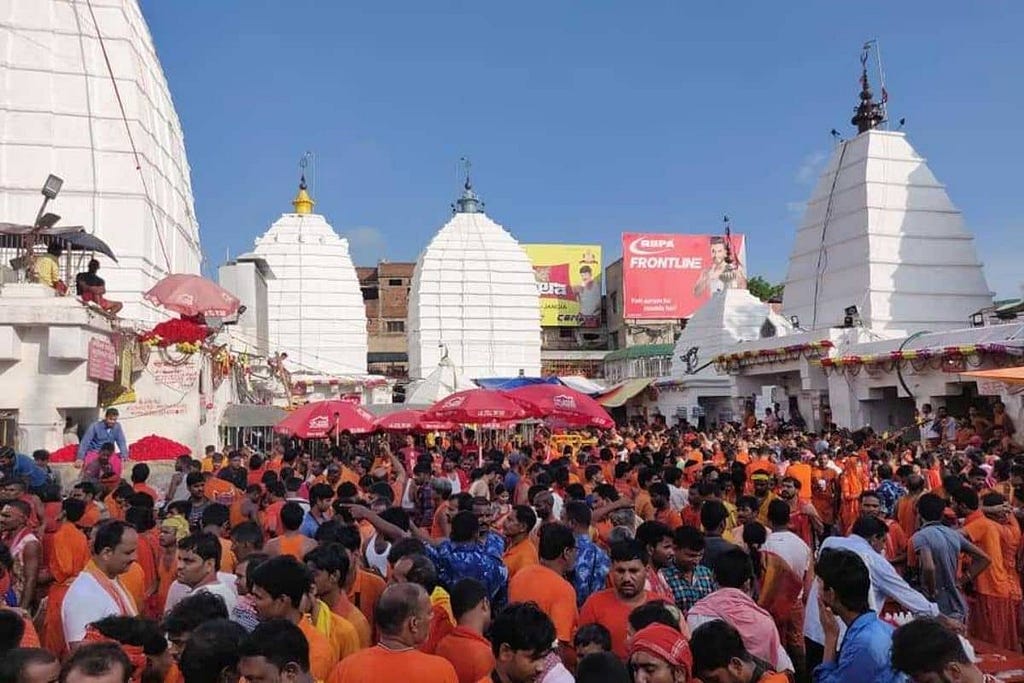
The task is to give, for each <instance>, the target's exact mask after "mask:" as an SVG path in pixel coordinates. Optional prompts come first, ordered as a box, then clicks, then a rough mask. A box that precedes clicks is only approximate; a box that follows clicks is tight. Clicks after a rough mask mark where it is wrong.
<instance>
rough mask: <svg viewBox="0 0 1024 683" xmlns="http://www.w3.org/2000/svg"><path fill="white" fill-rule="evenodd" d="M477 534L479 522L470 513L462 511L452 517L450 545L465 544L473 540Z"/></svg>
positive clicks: (478, 532)
mask: <svg viewBox="0 0 1024 683" xmlns="http://www.w3.org/2000/svg"><path fill="white" fill-rule="evenodd" d="M479 534H480V522H479V521H477V518H476V515H474V514H473V513H472V512H469V511H468V510H463V511H462V512H457V513H455V516H454V517H452V529H451V540H452V543H466V542H468V541H472V540H474V539H475V538H476V537H477V536H478V535H479Z"/></svg>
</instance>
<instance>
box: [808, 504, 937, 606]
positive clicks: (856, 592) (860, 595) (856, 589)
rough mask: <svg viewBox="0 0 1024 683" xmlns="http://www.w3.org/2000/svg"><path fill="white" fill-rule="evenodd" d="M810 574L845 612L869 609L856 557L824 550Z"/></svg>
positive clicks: (866, 578) (867, 580) (864, 570)
mask: <svg viewBox="0 0 1024 683" xmlns="http://www.w3.org/2000/svg"><path fill="white" fill-rule="evenodd" d="M936 497H938V496H936ZM814 572H815V573H816V574H817V575H818V577H819V578H820V579H821V582H822V585H823V586H824V587H825V588H827V589H830V590H833V591H835V593H836V597H837V598H838V599H839V602H840V603H842V605H843V607H845V608H846V609H848V610H850V611H851V612H855V613H857V614H863V613H864V612H867V611H868V610H869V609H870V607H869V606H868V591H870V590H871V575H870V574H869V573H868V567H867V565H866V564H864V560H862V559H860V556H859V555H858V554H857V553H855V552H852V551H850V550H843V549H840V548H825V549H824V550H822V551H821V554H820V555H819V556H818V561H817V562H816V563H815V565H814Z"/></svg>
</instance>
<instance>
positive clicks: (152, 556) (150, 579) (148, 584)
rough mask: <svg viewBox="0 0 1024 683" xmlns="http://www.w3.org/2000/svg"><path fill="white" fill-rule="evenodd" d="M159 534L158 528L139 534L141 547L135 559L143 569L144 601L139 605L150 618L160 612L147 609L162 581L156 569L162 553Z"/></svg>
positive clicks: (136, 552)
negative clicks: (152, 612)
mask: <svg viewBox="0 0 1024 683" xmlns="http://www.w3.org/2000/svg"><path fill="white" fill-rule="evenodd" d="M159 534H160V532H159V530H158V529H152V530H150V531H147V532H145V533H141V534H139V547H138V549H137V550H136V551H135V559H136V561H137V562H138V563H139V567H140V568H141V569H142V586H143V591H142V592H143V596H144V597H143V601H142V602H139V603H138V605H139V609H140V611H141V612H142V613H143V614H145V616H147V617H150V618H155V617H157V616H159V614H151V613H149V610H148V609H147V606H148V605H149V604H150V600H149V597H150V596H152V595H153V594H154V593H156V591H157V589H158V588H159V583H160V577H159V575H158V574H157V571H156V562H157V557H159V553H160V536H159ZM136 599H138V598H136ZM161 607H162V605H161Z"/></svg>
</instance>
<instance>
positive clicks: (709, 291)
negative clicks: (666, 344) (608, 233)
mask: <svg viewBox="0 0 1024 683" xmlns="http://www.w3.org/2000/svg"><path fill="white" fill-rule="evenodd" d="M725 240H726V238H725V237H723V236H721V235H666V234H660V233H636V232H627V233H623V235H622V255H623V259H622V283H623V284H622V293H623V300H624V303H625V305H624V307H623V309H624V310H623V312H622V313H623V317H625V318H631V319H640V320H643V319H678V318H689V317H690V316H691V315H693V314H694V312H696V310H697V309H698V308H700V307H701V305H702V304H704V302H705V301H707V300H708V299H710V298H711V296H712V295H713V294H715V293H717V292H720V291H722V290H723V289H726V288H740V289H746V287H747V275H746V269H745V267H744V264H745V263H746V244H745V241H744V239H743V235H732V236H731V238H730V244H729V245H728V248H726V243H725ZM729 255H731V263H727V261H728V260H729V259H728V258H727V257H728V256H729Z"/></svg>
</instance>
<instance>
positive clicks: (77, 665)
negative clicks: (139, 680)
mask: <svg viewBox="0 0 1024 683" xmlns="http://www.w3.org/2000/svg"><path fill="white" fill-rule="evenodd" d="M115 667H121V671H122V672H123V673H122V676H123V678H122V680H121V683H129V681H130V680H131V676H132V663H131V660H130V659H128V655H126V654H125V653H124V650H122V649H121V646H120V645H119V644H118V643H89V644H88V645H82V646H81V647H79V648H77V649H76V650H74V651H73V652H72V653H71V656H70V657H68V658H67V659H66V660H64V666H62V667H61V669H60V681H61V683H65V682H66V681H67V679H68V676H69V674H70V673H71V672H72V671H80V672H81V673H83V674H84V675H86V676H90V677H94V678H98V677H100V676H104V675H106V674H109V673H111V672H113V671H114V670H115Z"/></svg>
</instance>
